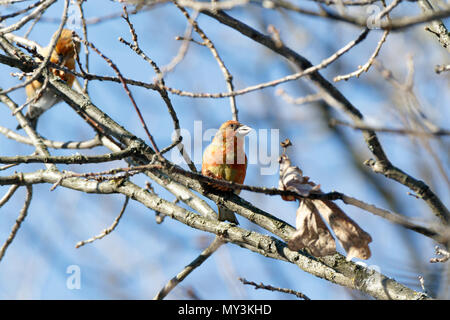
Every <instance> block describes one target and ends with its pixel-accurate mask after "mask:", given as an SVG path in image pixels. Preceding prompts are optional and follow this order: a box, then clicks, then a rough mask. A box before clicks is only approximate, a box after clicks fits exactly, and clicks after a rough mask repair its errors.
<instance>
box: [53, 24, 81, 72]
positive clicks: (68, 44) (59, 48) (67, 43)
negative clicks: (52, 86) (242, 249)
mask: <svg viewBox="0 0 450 320" xmlns="http://www.w3.org/2000/svg"><path fill="white" fill-rule="evenodd" d="M79 51H80V43H79V42H76V41H74V38H73V31H72V30H69V29H63V30H62V31H61V35H60V36H59V38H58V41H57V42H56V46H55V53H56V54H57V56H58V62H59V63H62V64H63V65H64V64H65V63H64V62H65V61H66V60H67V59H74V58H75V54H76V52H79Z"/></svg>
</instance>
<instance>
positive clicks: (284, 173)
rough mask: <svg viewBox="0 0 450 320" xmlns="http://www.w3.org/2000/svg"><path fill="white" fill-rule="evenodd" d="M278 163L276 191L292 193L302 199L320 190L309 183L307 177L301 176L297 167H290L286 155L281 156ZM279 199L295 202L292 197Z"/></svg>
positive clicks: (289, 161) (300, 171)
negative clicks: (300, 196) (278, 172)
mask: <svg viewBox="0 0 450 320" xmlns="http://www.w3.org/2000/svg"><path fill="white" fill-rule="evenodd" d="M278 162H279V163H280V180H279V182H278V189H281V190H289V191H294V192H297V193H298V194H300V195H302V196H304V197H307V196H309V194H310V192H311V191H317V190H320V186H316V185H315V184H314V183H312V182H310V181H309V178H308V177H305V176H303V172H302V170H300V168H299V167H294V166H292V165H291V160H289V158H288V156H287V155H285V154H283V155H281V156H280V158H279V160H278ZM281 198H282V199H283V200H285V201H295V200H296V198H295V197H293V196H282V197H281Z"/></svg>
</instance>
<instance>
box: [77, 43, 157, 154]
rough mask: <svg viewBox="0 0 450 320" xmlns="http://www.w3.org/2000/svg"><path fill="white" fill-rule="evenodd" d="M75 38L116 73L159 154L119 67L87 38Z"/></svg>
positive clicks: (155, 148)
mask: <svg viewBox="0 0 450 320" xmlns="http://www.w3.org/2000/svg"><path fill="white" fill-rule="evenodd" d="M77 39H78V40H79V41H80V42H82V43H84V44H86V45H88V46H89V47H90V48H91V49H92V50H94V52H95V53H97V54H98V55H99V56H100V57H101V58H103V60H105V61H106V63H107V64H108V65H109V66H110V67H111V68H112V69H113V70H114V72H115V73H116V74H117V77H118V78H119V79H120V82H121V83H122V86H123V88H124V90H125V92H126V94H127V95H128V97H129V98H130V101H131V103H132V105H133V107H134V109H135V111H136V113H137V115H138V117H139V120H140V121H141V124H142V127H143V128H144V131H145V133H146V134H147V137H148V138H149V140H150V143H151V145H152V147H153V149H154V150H155V152H156V153H157V154H159V149H158V147H157V146H156V143H155V140H154V139H153V136H152V134H151V133H150V131H149V129H148V127H147V124H146V123H145V120H144V117H143V116H142V113H141V110H140V109H139V107H138V106H137V104H136V101H135V100H134V98H133V95H132V94H131V91H130V89H129V88H128V85H127V83H126V81H125V80H124V78H123V76H122V74H121V73H120V71H119V68H118V67H117V66H116V64H115V63H114V62H112V60H111V59H110V58H108V57H107V56H105V55H104V54H103V53H102V52H101V51H100V50H99V49H97V47H95V46H94V44H93V43H91V42H89V41H87V40H85V39H81V38H80V37H77Z"/></svg>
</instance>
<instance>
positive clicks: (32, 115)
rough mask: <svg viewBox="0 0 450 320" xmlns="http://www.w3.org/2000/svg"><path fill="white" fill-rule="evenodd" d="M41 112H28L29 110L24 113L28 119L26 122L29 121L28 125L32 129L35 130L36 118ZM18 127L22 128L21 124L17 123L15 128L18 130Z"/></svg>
mask: <svg viewBox="0 0 450 320" xmlns="http://www.w3.org/2000/svg"><path fill="white" fill-rule="evenodd" d="M41 114H42V112H39V113H38V112H30V111H28V112H27V113H26V114H25V118H27V119H28V122H29V123H30V126H31V127H32V128H33V129H34V130H36V125H37V120H38V118H39V116H40V115H41ZM20 129H22V126H21V125H20V124H19V125H17V127H16V130H20Z"/></svg>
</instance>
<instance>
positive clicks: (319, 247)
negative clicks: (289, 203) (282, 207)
mask: <svg viewBox="0 0 450 320" xmlns="http://www.w3.org/2000/svg"><path fill="white" fill-rule="evenodd" d="M296 228H297V231H296V232H295V233H294V234H293V236H292V238H291V239H290V240H289V242H288V247H289V249H291V250H294V251H297V250H302V249H304V248H308V249H309V251H310V252H311V254H313V255H314V256H316V257H322V256H326V255H330V254H333V253H335V252H336V243H335V241H334V239H333V236H332V235H331V233H330V231H329V230H328V228H327V226H326V224H325V222H324V221H323V220H322V218H321V217H320V214H319V212H318V211H317V209H316V207H315V206H314V204H313V202H312V201H311V200H307V199H304V200H302V201H300V206H299V207H298V209H297V218H296Z"/></svg>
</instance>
